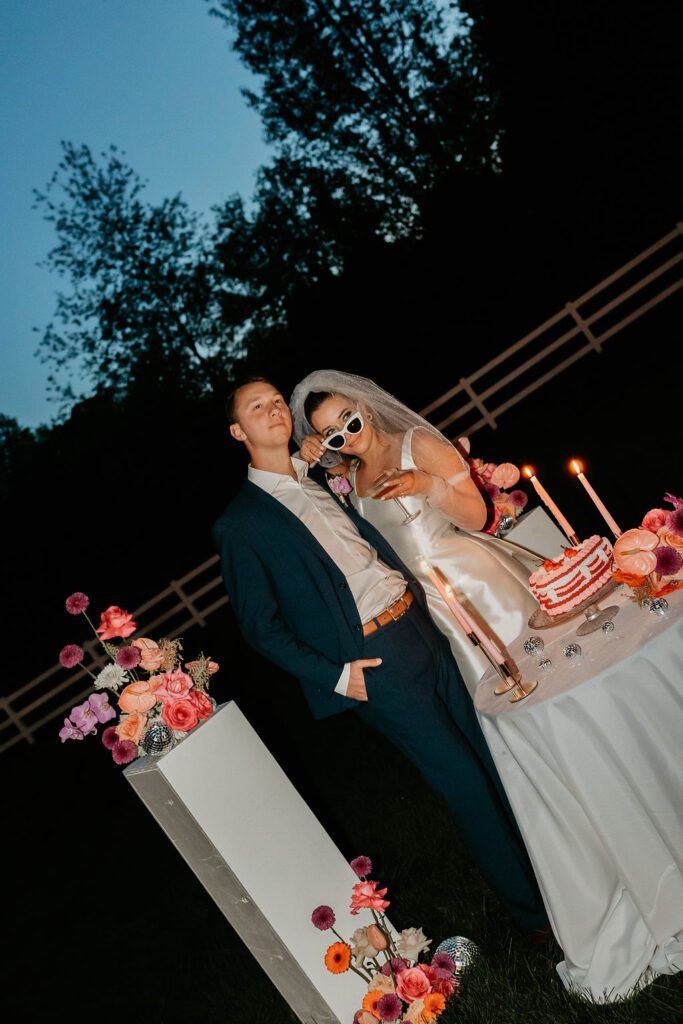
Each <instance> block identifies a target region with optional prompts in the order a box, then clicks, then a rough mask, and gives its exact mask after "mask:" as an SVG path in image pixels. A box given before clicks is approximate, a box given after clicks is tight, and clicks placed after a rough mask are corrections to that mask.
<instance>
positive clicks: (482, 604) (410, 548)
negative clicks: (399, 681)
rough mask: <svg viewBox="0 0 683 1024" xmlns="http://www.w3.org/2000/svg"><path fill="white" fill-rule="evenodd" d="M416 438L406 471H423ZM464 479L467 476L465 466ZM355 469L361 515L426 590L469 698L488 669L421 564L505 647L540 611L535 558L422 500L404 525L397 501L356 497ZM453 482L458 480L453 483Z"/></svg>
mask: <svg viewBox="0 0 683 1024" xmlns="http://www.w3.org/2000/svg"><path fill="white" fill-rule="evenodd" d="M412 435H413V431H412V430H409V431H408V432H407V433H406V434H405V435H404V438H403V443H402V447H401V464H400V467H397V468H400V469H417V466H416V465H415V463H414V461H413V456H412V450H411V442H412ZM463 467H464V468H463V475H464V474H466V473H469V469H468V467H467V465H466V463H465V462H464V460H463ZM355 475H356V474H355V467H352V468H351V471H350V474H349V478H350V481H351V484H352V486H353V490H354V493H353V495H352V500H353V504H354V506H355V508H356V509H357V511H358V512H359V513H360V515H362V516H363V518H364V519H367V520H368V522H370V523H372V525H373V526H375V527H376V528H377V529H378V530H379V531H380V533H381V534H382V535H383V536H384V537H386V539H387V540H388V541H389V543H390V544H391V546H392V547H393V548H394V550H395V551H396V553H397V554H398V555H399V556H400V557H401V558H402V559H403V561H404V562H405V564H406V565H407V566H408V568H409V569H410V570H411V571H412V572H413V573H414V574H415V576H417V578H418V579H419V580H420V583H421V584H422V586H423V587H424V589H425V593H426V595H427V602H428V604H429V610H430V612H431V614H432V617H433V619H434V621H435V623H436V625H437V626H438V627H439V629H440V630H441V631H442V633H444V634H445V635H446V636H447V637H448V640H449V642H450V645H451V650H452V651H453V656H454V658H455V660H456V662H457V664H458V667H459V669H460V671H461V673H462V676H463V679H464V681H465V685H466V686H467V689H468V690H469V692H470V694H474V690H475V687H476V685H477V682H478V681H479V679H480V678H481V676H482V675H483V673H484V672H485V671H486V669H487V668H488V667H489V664H490V663H489V661H488V660H487V658H486V656H485V655H484V654H482V653H481V652H480V651H479V650H478V649H477V648H475V647H473V646H472V644H471V642H470V641H469V640H468V639H467V637H466V636H465V633H464V632H463V630H462V629H461V627H460V626H459V625H458V623H457V622H456V620H455V618H454V617H453V615H452V613H451V612H450V611H449V609H448V607H447V605H446V603H445V601H444V600H443V598H442V597H441V595H440V594H439V592H438V591H437V589H436V588H435V586H434V584H433V583H432V582H431V580H430V579H429V577H427V576H426V575H425V572H424V569H423V568H422V567H421V566H420V558H421V557H423V558H425V559H426V560H427V561H428V562H430V563H431V564H432V565H436V566H438V567H439V569H441V571H442V572H443V573H444V575H445V576H446V577H447V578H448V580H449V582H450V583H451V585H452V587H453V590H454V591H455V594H456V595H457V597H458V600H460V601H461V602H462V603H463V604H464V605H465V606H466V607H467V609H468V611H469V612H470V614H471V615H472V616H473V617H474V618H475V619H476V620H477V621H478V622H479V623H480V624H481V625H482V626H484V627H485V628H486V629H487V631H488V633H489V635H490V636H491V637H492V638H493V639H495V640H497V642H498V644H499V646H501V645H502V646H505V645H506V644H509V643H510V642H511V641H512V640H514V639H515V638H516V637H518V636H519V634H520V633H521V632H522V631H523V630H524V629H525V628H526V626H527V621H528V619H529V616H530V615H531V614H532V612H533V611H535V609H537V608H538V604H537V603H536V601H535V600H534V598H533V597H532V596H531V594H530V592H529V588H528V583H529V575H530V574H531V573H532V572H533V571H534V569H536V568H537V566H538V561H537V560H534V558H533V555H532V554H528V553H526V552H525V551H524V550H523V549H520V548H518V547H517V546H516V545H514V544H511V543H509V542H508V541H504V540H499V539H498V538H497V537H492V536H491V535H490V534H487V533H478V532H472V533H470V532H469V531H467V530H463V529H461V528H460V527H457V526H454V525H453V523H451V521H450V520H449V519H448V518H447V517H446V516H445V515H444V513H443V512H440V511H439V509H437V508H432V507H431V506H430V505H429V504H428V503H427V501H426V500H425V499H424V497H423V496H422V495H416V496H415V497H410V496H407V497H405V498H402V499H401V501H402V502H403V504H404V505H405V507H406V508H407V509H408V511H409V512H415V511H417V510H419V511H420V515H419V516H418V517H417V519H414V520H413V521H412V522H411V523H406V524H402V520H403V518H404V516H403V513H402V511H401V509H400V507H399V506H398V505H397V504H396V502H395V501H380V500H377V499H374V498H370V497H361V496H360V495H359V494H358V492H357V490H356V480H355ZM451 480H453V478H451Z"/></svg>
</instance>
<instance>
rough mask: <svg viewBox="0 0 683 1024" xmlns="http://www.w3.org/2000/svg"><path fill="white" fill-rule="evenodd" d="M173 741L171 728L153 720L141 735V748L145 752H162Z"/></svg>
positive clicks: (171, 744)
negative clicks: (152, 723)
mask: <svg viewBox="0 0 683 1024" xmlns="http://www.w3.org/2000/svg"><path fill="white" fill-rule="evenodd" d="M173 743H174V737H173V729H171V727H170V726H169V725H164V723H163V722H155V723H154V725H150V727H149V729H148V730H147V732H146V733H145V735H144V736H143V737H142V749H143V750H144V751H145V753H146V754H163V753H164V751H165V750H170V749H171V747H172V746H173Z"/></svg>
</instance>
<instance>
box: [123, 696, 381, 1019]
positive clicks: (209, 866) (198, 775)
mask: <svg viewBox="0 0 683 1024" xmlns="http://www.w3.org/2000/svg"><path fill="white" fill-rule="evenodd" d="M124 774H125V776H126V778H127V779H128V781H129V782H130V784H131V786H132V787H133V789H134V790H135V792H136V793H137V794H138V796H139V797H140V798H141V799H142V801H143V802H144V804H145V805H146V806H147V808H148V810H149V811H150V812H151V814H152V815H153V816H154V817H155V818H156V820H157V821H158V823H159V824H160V825H161V827H162V828H163V830H164V832H165V833H166V835H167V836H168V837H169V839H170V840H171V842H172V843H173V844H174V846H175V847H176V849H177V850H178V851H179V853H180V854H181V855H182V856H183V857H184V858H185V860H186V861H187V863H188V864H189V865H190V867H191V868H192V870H193V871H194V873H195V874H196V875H197V877H198V878H199V880H200V881H201V882H202V884H203V885H204V887H205V888H206V889H207V891H208V892H209V894H210V895H211V897H212V898H213V899H214V901H215V902H216V904H217V905H218V906H219V907H220V909H221V910H222V911H223V913H224V914H225V916H226V917H227V919H228V921H229V922H230V924H231V925H232V926H233V928H234V929H235V931H236V932H237V933H238V935H239V936H240V937H241V938H242V939H243V941H244V942H245V944H246V945H247V946H248V948H249V949H250V950H251V952H252V953H253V955H254V957H255V958H256V959H257V961H258V962H259V964H260V965H261V967H262V968H263V970H264V971H265V972H266V974H267V975H268V976H269V978H270V979H271V981H272V982H273V983H274V984H275V985H276V987H277V988H278V989H279V990H280V992H281V993H282V995H283V997H284V999H286V1001H287V1002H288V1003H289V1005H290V1006H291V1008H292V1010H293V1011H294V1012H295V1013H296V1014H297V1016H298V1017H299V1019H300V1020H301V1021H304V1022H305V1024H340V1022H341V1024H348V1022H349V1021H351V1020H352V1019H353V1015H354V1013H355V1011H356V1010H358V1009H359V1008H360V1006H361V1002H362V999H363V995H364V994H365V992H366V991H367V987H366V986H365V985H364V983H363V981H362V980H361V979H360V978H359V977H358V976H357V975H356V974H354V973H353V972H352V971H351V970H349V971H347V973H346V974H342V975H333V974H331V973H330V972H329V971H328V970H327V969H326V967H325V964H324V962H323V957H324V955H325V950H326V949H327V947H328V945H330V944H331V943H332V942H336V941H337V939H336V937H335V936H334V935H333V934H332V932H329V931H328V932H321V931H319V930H318V929H316V928H315V927H314V926H313V924H312V923H311V913H312V911H313V910H314V909H315V908H316V907H317V906H319V905H320V904H326V905H328V906H331V907H332V909H333V910H334V912H335V914H336V917H337V924H336V926H335V927H336V929H337V931H338V932H339V933H340V934H341V935H342V936H343V937H344V938H345V939H350V938H351V935H352V934H353V932H354V930H355V929H356V928H359V927H361V926H362V925H368V924H371V923H372V916H371V915H370V913H369V911H361V912H360V913H359V914H358V915H357V916H355V917H354V916H352V915H351V913H350V912H349V910H348V907H349V903H350V900H351V887H352V886H353V885H354V884H355V883H356V882H357V881H358V878H357V877H356V875H355V874H354V872H353V871H352V870H351V868H350V867H349V864H348V863H347V861H346V860H345V859H344V857H343V856H342V854H341V853H340V851H339V850H338V849H337V847H336V846H335V845H334V844H333V843H332V841H331V839H330V838H329V836H328V835H327V833H326V832H325V831H324V829H323V828H322V826H321V825H320V823H319V822H318V820H317V819H316V818H315V817H314V815H313V814H312V812H311V811H310V810H309V808H308V807H307V805H306V804H305V803H304V801H303V800H302V799H301V797H300V796H299V794H298V793H297V792H296V790H295V789H294V787H293V786H292V785H291V783H290V782H289V780H288V778H287V776H286V775H285V774H284V772H282V770H281V769H280V767H279V766H278V764H277V763H276V761H275V759H274V758H273V757H272V756H271V755H270V753H269V752H268V750H266V748H265V747H264V745H263V743H262V742H261V740H260V739H259V737H258V736H257V735H256V733H255V732H254V730H253V729H252V728H251V726H250V725H249V723H248V722H247V720H246V719H245V718H244V716H243V715H242V713H241V712H240V710H239V708H238V707H237V705H236V704H234V703H232V702H231V703H228V704H225V705H223V707H221V708H220V709H219V710H218V711H216V712H215V714H214V715H212V717H211V718H210V719H208V720H207V721H206V722H204V723H202V724H201V725H200V726H198V727H197V728H196V729H195V731H194V732H192V733H191V734H190V735H189V736H188V737H187V738H186V739H185V740H183V742H182V743H180V744H179V745H178V746H177V747H175V748H174V749H173V750H171V751H169V752H168V753H167V754H165V755H163V756H161V757H156V758H153V757H146V758H141V759H139V760H138V761H136V762H134V763H133V764H131V765H130V766H129V767H128V768H127V769H126V770H125V772H124ZM358 852H359V853H362V852H363V851H362V850H361V851H358Z"/></svg>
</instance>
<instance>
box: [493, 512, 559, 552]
mask: <svg viewBox="0 0 683 1024" xmlns="http://www.w3.org/2000/svg"><path fill="white" fill-rule="evenodd" d="M505 539H506V540H511V541H514V542H515V544H520V545H521V546H522V547H523V548H526V549H527V551H531V552H533V553H534V554H538V555H542V556H543V558H554V557H555V556H556V555H559V554H561V552H562V549H563V548H566V547H569V541H568V539H567V538H566V537H565V535H564V534H563V533H562V531H561V530H560V529H559V528H558V527H557V526H556V525H555V523H554V522H553V520H552V519H551V518H550V516H549V515H548V513H547V512H546V511H545V509H543V508H535V509H532V511H531V512H526V513H525V514H524V515H523V516H522V517H521V519H519V520H518V521H517V523H516V525H515V526H513V527H512V529H511V530H510V531H509V532H508V533H506V534H505Z"/></svg>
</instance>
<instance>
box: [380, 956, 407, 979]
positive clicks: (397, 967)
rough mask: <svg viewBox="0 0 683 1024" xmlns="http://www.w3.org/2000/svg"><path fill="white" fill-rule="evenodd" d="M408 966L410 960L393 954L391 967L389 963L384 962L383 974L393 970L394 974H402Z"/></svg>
mask: <svg viewBox="0 0 683 1024" xmlns="http://www.w3.org/2000/svg"><path fill="white" fill-rule="evenodd" d="M407 967H410V960H404V959H403V957H402V956H392V958H391V967H390V966H389V964H382V967H381V971H382V974H386V975H389V974H391V972H392V970H393V972H394V974H400V973H401V971H405V970H406V968H407Z"/></svg>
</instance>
